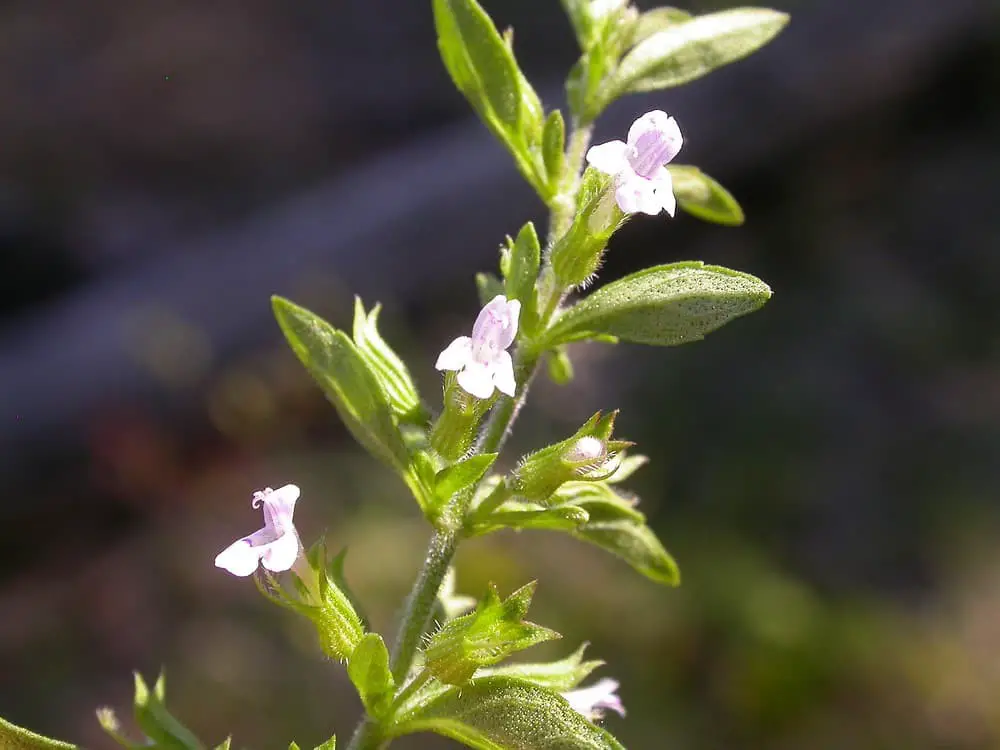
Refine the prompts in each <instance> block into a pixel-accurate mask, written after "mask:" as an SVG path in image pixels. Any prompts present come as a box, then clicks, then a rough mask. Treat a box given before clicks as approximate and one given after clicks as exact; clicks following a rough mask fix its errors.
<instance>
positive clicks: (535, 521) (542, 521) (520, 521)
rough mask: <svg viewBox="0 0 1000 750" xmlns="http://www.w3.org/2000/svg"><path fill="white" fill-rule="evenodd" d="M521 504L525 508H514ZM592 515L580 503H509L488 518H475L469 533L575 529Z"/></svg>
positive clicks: (472, 534)
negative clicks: (549, 506)
mask: <svg viewBox="0 0 1000 750" xmlns="http://www.w3.org/2000/svg"><path fill="white" fill-rule="evenodd" d="M519 505H521V506H523V508H524V509H522V510H512V508H515V507H517V506H519ZM589 519H590V516H589V514H588V513H587V511H586V510H584V509H583V508H581V507H578V506H576V505H562V506H558V507H553V508H539V507H538V506H536V505H533V504H529V503H506V504H505V505H504V506H503V507H502V508H501V509H500V510H496V511H493V512H492V513H490V514H489V515H488V516H486V517H485V518H482V519H475V520H474V521H472V522H471V523H470V524H469V529H468V533H469V535H470V536H481V535H483V534H489V533H490V532H493V531H500V530H501V529H548V530H550V531H572V530H573V529H576V528H577V527H579V526H581V525H582V524H584V523H586V522H587V521H588V520H589Z"/></svg>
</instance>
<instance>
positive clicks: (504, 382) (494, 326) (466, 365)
mask: <svg viewBox="0 0 1000 750" xmlns="http://www.w3.org/2000/svg"><path fill="white" fill-rule="evenodd" d="M520 313H521V303H520V302H518V301H517V300H516V299H512V300H510V301H508V300H507V298H506V297H504V296H503V295H502V294H498V295H497V296H496V297H494V298H493V299H492V300H491V301H490V303H489V304H488V305H486V307H484V308H483V309H482V311H481V312H480V313H479V317H477V318H476V323H475V325H473V326H472V337H471V338H470V337H469V336H459V337H458V338H457V339H455V340H454V341H452V342H451V343H450V344H448V348H447V349H445V350H444V351H443V352H441V354H440V355H439V356H438V359H437V363H436V364H435V365H434V366H435V367H436V368H437V369H439V370H457V371H458V384H459V385H460V386H462V389H463V390H464V391H465V392H466V393H470V394H472V395H473V396H475V397H476V398H489V397H490V396H492V395H493V388H494V387H496V388H497V389H498V390H499V391H500V392H502V393H506V394H507V395H508V396H513V395H514V391H515V389H516V388H517V383H515V382H514V362H513V361H512V360H511V358H510V354H509V353H508V352H507V347H509V346H510V345H511V344H513V343H514V337H515V336H516V335H517V317H518V315H520Z"/></svg>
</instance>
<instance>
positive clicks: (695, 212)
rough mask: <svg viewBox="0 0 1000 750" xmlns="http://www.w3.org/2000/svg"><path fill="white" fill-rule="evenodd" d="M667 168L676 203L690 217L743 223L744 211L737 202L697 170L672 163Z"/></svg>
mask: <svg viewBox="0 0 1000 750" xmlns="http://www.w3.org/2000/svg"><path fill="white" fill-rule="evenodd" d="M667 169H669V170H670V176H671V178H673V182H674V195H675V196H677V202H678V203H679V204H680V207H681V208H682V209H684V210H685V211H687V212H688V213H689V214H691V215H692V216H695V217H697V218H699V219H703V220H704V221H711V222H715V223H716V224H725V225H727V226H739V225H740V224H742V223H743V219H744V216H743V209H742V208H740V204H739V203H737V202H736V199H735V198H734V197H733V196H732V195H731V194H730V193H729V191H728V190H726V189H725V188H724V187H722V185H720V184H719V183H718V182H716V181H715V180H713V179H712V178H711V177H709V176H708V175H707V174H705V173H704V172H702V171H701V170H700V169H698V167H688V166H682V165H680V164H671V165H669V166H668V167H667Z"/></svg>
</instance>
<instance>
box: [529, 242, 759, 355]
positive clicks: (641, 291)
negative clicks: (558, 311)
mask: <svg viewBox="0 0 1000 750" xmlns="http://www.w3.org/2000/svg"><path fill="white" fill-rule="evenodd" d="M770 297H771V289H770V287H768V285H767V284H765V283H764V282H763V281H761V280H760V279H758V278H756V277H754V276H751V275H749V274H745V273H740V272H739V271H732V270H730V269H728V268H721V267H719V266H706V265H705V264H704V263H702V262H701V261H688V262H685V263H672V264H669V265H663V266H653V267H652V268H646V269H643V270H642V271H638V272H636V273H633V274H631V275H629V276H626V277H625V278H622V279H619V280H618V281H614V282H612V283H610V284H607V285H605V286H603V287H601V288H600V289H598V290H597V291H596V292H594V293H593V294H591V295H590V296H588V297H586V298H585V299H583V300H582V301H581V302H578V303H577V304H576V305H574V306H573V307H571V308H570V309H569V310H567V311H566V312H565V313H563V315H562V316H561V317H560V318H558V319H557V320H556V322H555V323H554V325H553V326H552V327H551V328H550V329H549V330H548V331H547V332H546V334H544V337H543V338H544V343H545V345H547V346H554V345H556V344H561V343H564V342H567V341H573V340H578V339H581V338H593V337H594V335H595V334H610V335H612V336H617V337H618V338H620V339H622V340H624V341H632V342H634V343H638V344H654V345H659V346H677V345H678V344H686V343H688V342H691V341H698V340H700V339H702V338H704V336H705V334H707V333H710V332H712V331H714V330H715V329H717V328H720V327H721V326H723V325H725V324H726V323H728V322H729V321H730V320H733V319H734V318H738V317H740V316H742V315H746V314H747V313H750V312H753V311H754V310H757V309H758V308H760V307H761V306H762V305H763V304H764V303H765V302H767V300H768V299H769V298H770Z"/></svg>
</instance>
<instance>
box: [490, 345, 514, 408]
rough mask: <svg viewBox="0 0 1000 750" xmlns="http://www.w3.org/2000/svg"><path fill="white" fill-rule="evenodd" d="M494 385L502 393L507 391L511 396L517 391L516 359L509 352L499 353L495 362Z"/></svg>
mask: <svg viewBox="0 0 1000 750" xmlns="http://www.w3.org/2000/svg"><path fill="white" fill-rule="evenodd" d="M493 385H495V386H496V387H497V390H498V391H500V392H501V393H506V394H507V395H508V396H510V397H511V398H513V397H514V393H515V392H516V391H517V382H516V381H515V380H514V361H513V360H512V359H511V358H510V354H509V353H508V352H500V353H499V354H497V358H496V361H495V362H494V363H493Z"/></svg>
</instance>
